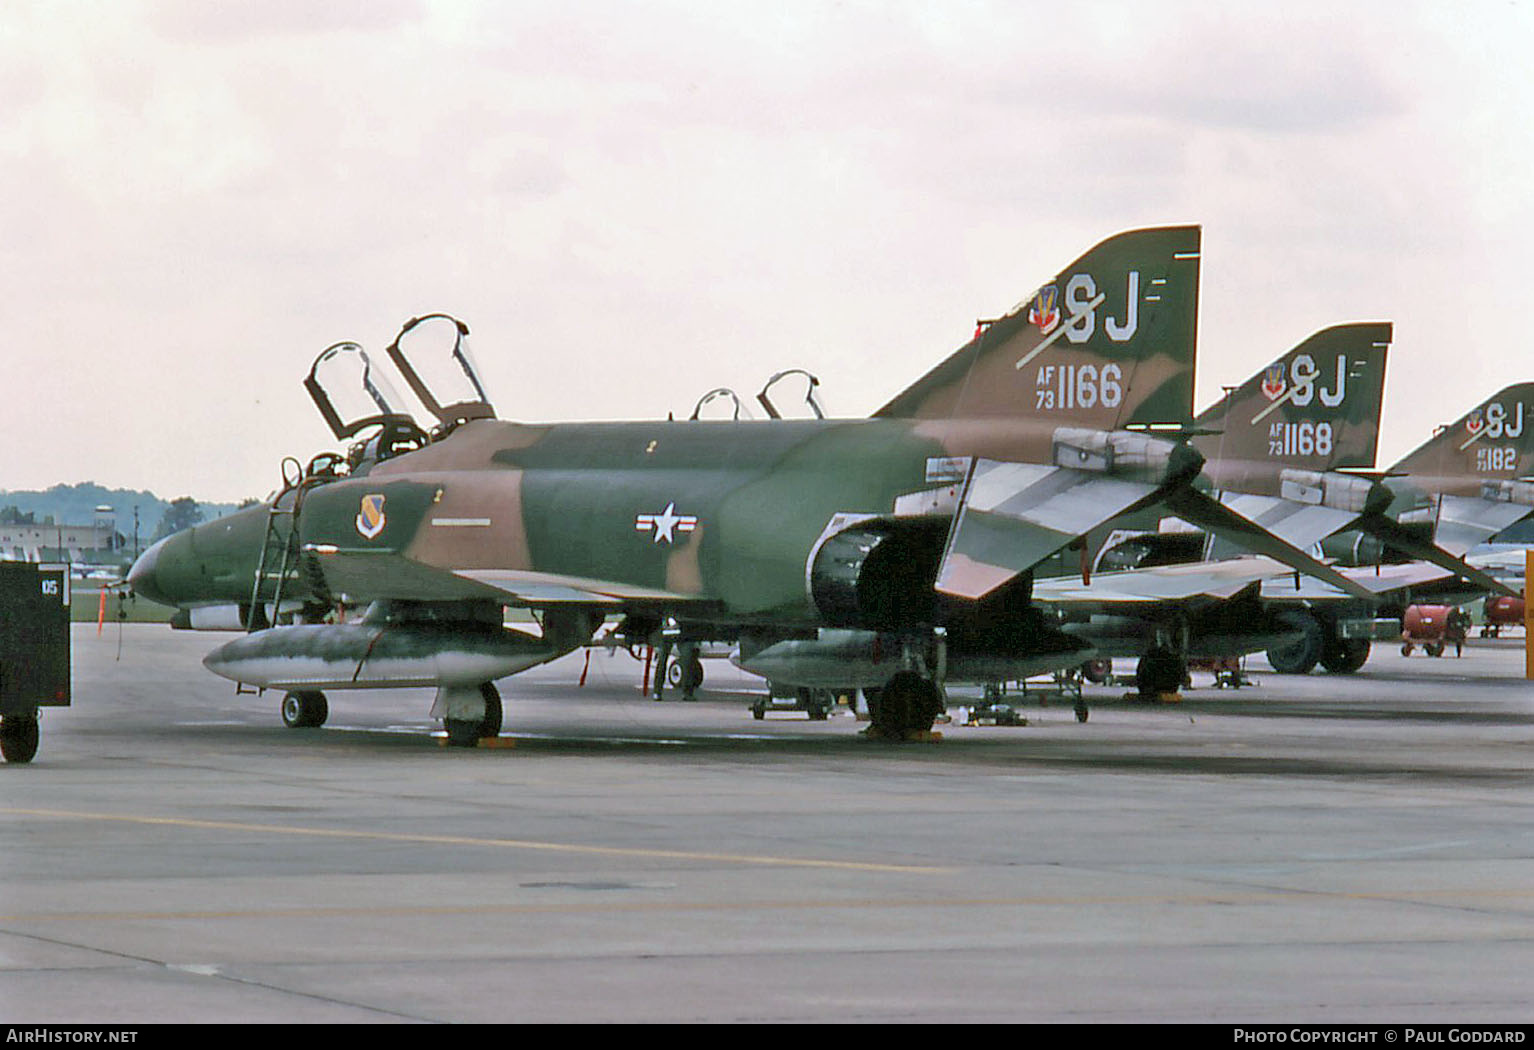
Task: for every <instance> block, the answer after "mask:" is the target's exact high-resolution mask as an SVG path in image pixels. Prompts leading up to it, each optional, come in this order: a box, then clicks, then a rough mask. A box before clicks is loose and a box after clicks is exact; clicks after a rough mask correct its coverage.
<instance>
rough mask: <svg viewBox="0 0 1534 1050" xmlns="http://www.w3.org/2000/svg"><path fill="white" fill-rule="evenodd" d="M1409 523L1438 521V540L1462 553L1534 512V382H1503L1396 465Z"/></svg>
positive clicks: (1400, 501) (1399, 505)
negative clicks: (1478, 403)
mask: <svg viewBox="0 0 1534 1050" xmlns="http://www.w3.org/2000/svg"><path fill="white" fill-rule="evenodd" d="M1391 473H1393V474H1395V473H1400V474H1405V475H1407V476H1406V477H1404V478H1391V479H1390V481H1389V482H1388V483H1387V484H1388V485H1389V486H1390V488H1391V490H1392V491H1394V492H1395V493H1396V495H1397V499H1396V502H1395V503H1394V504H1392V510H1393V511H1395V512H1396V513H1397V514H1398V517H1399V520H1400V521H1401V523H1402V524H1411V523H1413V522H1417V523H1421V522H1425V521H1432V523H1433V542H1434V543H1435V544H1437V545H1438V546H1439V547H1441V548H1442V549H1444V550H1446V551H1449V552H1450V553H1452V554H1457V555H1463V554H1464V553H1465V552H1466V551H1468V550H1469V549H1470V548H1471V547H1473V546H1474V545H1475V544H1477V543H1483V542H1485V541H1486V540H1489V539H1490V538H1491V537H1493V536H1495V535H1496V534H1497V533H1498V532H1501V531H1502V530H1503V529H1505V528H1507V527H1508V526H1509V525H1512V524H1514V523H1515V522H1518V521H1521V520H1523V519H1524V518H1526V517H1528V516H1529V515H1530V514H1531V513H1534V482H1530V481H1527V480H1524V479H1526V478H1528V477H1529V475H1530V474H1531V473H1534V383H1517V384H1514V385H1513V386H1509V387H1504V388H1503V389H1501V390H1499V391H1498V392H1497V393H1496V394H1495V395H1493V396H1492V397H1491V398H1490V399H1489V400H1487V401H1484V402H1482V403H1481V404H1480V405H1478V406H1476V407H1475V408H1473V409H1471V410H1470V411H1469V412H1466V413H1465V414H1464V415H1463V416H1461V417H1460V418H1459V419H1457V420H1456V421H1455V422H1454V423H1453V424H1452V425H1450V426H1447V427H1444V428H1442V429H1441V430H1439V431H1438V432H1437V433H1435V434H1434V435H1433V436H1432V437H1431V438H1429V439H1428V440H1427V441H1426V442H1424V443H1423V444H1422V445H1420V446H1419V447H1418V448H1417V449H1416V450H1415V451H1414V452H1412V453H1411V454H1409V455H1408V456H1407V457H1406V458H1405V459H1403V460H1401V461H1400V462H1399V463H1397V464H1396V465H1395V466H1394V467H1392V468H1391Z"/></svg>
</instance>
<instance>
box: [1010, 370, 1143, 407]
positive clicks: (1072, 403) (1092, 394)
mask: <svg viewBox="0 0 1534 1050" xmlns="http://www.w3.org/2000/svg"><path fill="white" fill-rule="evenodd" d="M1123 400H1124V370H1123V369H1122V368H1120V367H1119V366H1118V365H1115V364H1106V365H1103V366H1102V367H1101V368H1098V366H1096V365H1042V366H1040V368H1039V371H1038V374H1037V375H1036V376H1035V378H1034V406H1033V407H1034V408H1037V409H1044V410H1046V411H1047V410H1051V409H1060V410H1063V409H1072V408H1096V407H1097V406H1098V405H1099V404H1100V405H1102V406H1103V407H1104V408H1117V407H1118V406H1119V403H1120V402H1122V401H1123Z"/></svg>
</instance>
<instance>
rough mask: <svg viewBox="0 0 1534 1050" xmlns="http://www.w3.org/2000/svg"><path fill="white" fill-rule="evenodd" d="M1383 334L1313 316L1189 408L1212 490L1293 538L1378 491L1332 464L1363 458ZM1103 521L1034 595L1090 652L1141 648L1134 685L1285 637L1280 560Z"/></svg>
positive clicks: (1344, 523)
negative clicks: (1278, 347) (1305, 332)
mask: <svg viewBox="0 0 1534 1050" xmlns="http://www.w3.org/2000/svg"><path fill="white" fill-rule="evenodd" d="M1390 340H1391V326H1390V325H1389V324H1388V323H1356V324H1347V325H1337V326H1334V327H1331V328H1327V329H1324V330H1322V331H1320V332H1317V333H1315V334H1314V335H1312V336H1310V337H1309V338H1308V339H1306V340H1305V341H1303V342H1302V343H1300V344H1299V345H1298V346H1296V347H1294V348H1293V349H1291V350H1289V351H1288V352H1287V353H1285V354H1284V355H1283V356H1281V357H1280V358H1279V359H1278V360H1276V361H1274V362H1273V363H1272V364H1270V365H1268V366H1267V367H1266V368H1264V369H1263V370H1261V371H1260V372H1258V373H1257V374H1256V375H1254V376H1252V377H1251V378H1249V379H1248V380H1247V381H1246V382H1245V383H1242V384H1241V385H1240V386H1238V387H1235V388H1233V389H1231V390H1230V391H1229V392H1227V394H1226V395H1225V396H1224V397H1222V398H1221V399H1220V400H1219V401H1218V402H1216V403H1215V404H1214V405H1213V406H1211V407H1210V408H1208V409H1206V410H1205V411H1204V412H1203V413H1201V414H1200V415H1199V416H1198V417H1197V419H1196V420H1195V422H1194V428H1193V429H1194V432H1195V434H1194V437H1193V438H1192V442H1193V445H1194V447H1195V448H1196V449H1198V451H1199V452H1200V453H1201V454H1202V455H1204V456H1205V460H1206V461H1205V464H1204V472H1203V479H1204V480H1207V483H1208V484H1209V485H1210V486H1211V487H1212V488H1213V489H1214V491H1215V492H1216V494H1217V496H1218V499H1219V500H1220V501H1221V503H1222V504H1224V505H1225V506H1227V507H1230V508H1232V509H1235V510H1238V511H1239V512H1240V513H1241V514H1242V515H1243V516H1245V517H1247V518H1249V519H1250V520H1253V521H1255V522H1257V523H1259V524H1260V525H1262V526H1263V527H1264V528H1265V529H1267V530H1269V531H1271V532H1273V533H1275V534H1277V535H1280V536H1282V537H1283V538H1284V539H1286V540H1288V541H1290V542H1291V543H1294V544H1295V545H1296V546H1303V547H1309V546H1311V545H1312V544H1314V543H1316V542H1318V541H1319V540H1321V539H1322V538H1324V537H1326V536H1329V535H1331V534H1332V533H1334V532H1337V531H1338V530H1340V529H1343V528H1347V527H1349V526H1356V525H1357V524H1358V522H1359V521H1360V520H1361V519H1362V517H1363V515H1364V514H1365V513H1366V512H1367V511H1368V510H1370V509H1373V508H1378V507H1382V506H1384V504H1385V503H1388V501H1389V493H1388V492H1387V491H1386V490H1384V489H1383V487H1381V486H1380V485H1378V484H1377V483H1376V482H1374V481H1372V480H1370V479H1368V478H1361V477H1355V476H1352V475H1348V474H1344V473H1342V472H1341V470H1342V468H1347V467H1360V466H1372V465H1373V463H1374V455H1375V448H1376V445H1377V443H1378V439H1379V415H1380V406H1381V403H1382V400H1383V396H1384V379H1385V360H1386V354H1387V351H1388V349H1389V345H1390ZM1184 498H1185V497H1183V496H1181V495H1180V494H1173V495H1172V496H1171V497H1170V498H1169V500H1168V501H1167V505H1168V509H1170V510H1172V511H1174V512H1175V511H1176V510H1177V508H1178V505H1179V503H1180V502H1181V501H1182V500H1183V499H1184ZM1115 525H1116V527H1115V529H1114V531H1113V532H1112V533H1110V534H1109V535H1108V537H1107V538H1106V540H1105V542H1104V544H1103V547H1102V549H1101V551H1100V552H1099V554H1098V556H1097V559H1096V562H1095V565H1094V572H1093V573H1092V574H1083V575H1082V579H1081V580H1079V581H1077V580H1075V579H1071V578H1068V577H1063V576H1057V577H1055V578H1051V579H1041V580H1039V581H1038V583H1037V584H1036V586H1035V591H1034V596H1035V599H1036V600H1037V601H1039V602H1040V603H1042V604H1044V605H1046V606H1048V607H1049V608H1052V609H1054V610H1055V611H1056V612H1057V614H1058V615H1059V617H1060V619H1061V621H1062V627H1063V629H1064V630H1065V631H1066V632H1067V633H1069V634H1071V635H1073V636H1075V637H1078V638H1081V639H1082V640H1083V641H1086V642H1088V643H1089V644H1091V645H1092V646H1093V648H1094V649H1096V650H1097V652H1098V654H1099V656H1100V657H1107V656H1137V657H1139V658H1140V661H1139V666H1138V668H1137V671H1136V678H1137V680H1138V684H1139V688H1140V690H1141V692H1142V693H1143V694H1145V695H1153V694H1158V693H1167V692H1175V691H1176V689H1177V688H1178V687H1179V685H1180V684H1181V682H1182V679H1183V675H1184V668H1185V665H1186V663H1187V661H1188V660H1189V659H1211V658H1224V657H1232V656H1241V655H1245V654H1247V653H1251V652H1258V651H1261V650H1264V649H1270V648H1272V647H1275V646H1281V645H1286V644H1290V643H1291V642H1292V641H1293V640H1294V638H1295V635H1296V634H1297V633H1298V628H1296V626H1295V625H1294V624H1293V623H1292V622H1291V621H1292V618H1291V616H1290V614H1289V613H1288V612H1287V611H1286V606H1287V603H1285V602H1283V601H1281V600H1280V601H1274V600H1272V593H1273V592H1281V591H1282V590H1283V589H1284V587H1285V585H1287V584H1288V583H1289V581H1291V580H1292V579H1293V574H1292V572H1291V571H1290V570H1289V569H1288V568H1287V567H1286V566H1285V565H1283V564H1282V563H1280V562H1277V561H1275V560H1273V559H1270V558H1264V557H1260V556H1253V555H1250V554H1246V553H1244V552H1243V551H1241V550H1240V549H1239V548H1237V549H1232V545H1231V544H1229V543H1227V542H1225V541H1223V540H1221V539H1220V538H1219V537H1218V536H1217V535H1213V534H1211V533H1208V532H1205V531H1202V530H1199V529H1194V528H1190V527H1189V526H1188V525H1187V523H1186V522H1182V521H1180V520H1178V519H1166V520H1163V521H1161V522H1159V523H1158V522H1156V521H1151V522H1149V523H1148V525H1149V528H1148V529H1147V528H1146V523H1141V524H1140V525H1138V526H1127V525H1126V524H1125V523H1115ZM1158 525H1159V526H1160V527H1158ZM1265 593H1267V595H1268V597H1267V598H1265V597H1264V594H1265ZM1333 593H1338V594H1340V593H1341V592H1340V591H1333ZM1079 713H1080V712H1078V714H1079Z"/></svg>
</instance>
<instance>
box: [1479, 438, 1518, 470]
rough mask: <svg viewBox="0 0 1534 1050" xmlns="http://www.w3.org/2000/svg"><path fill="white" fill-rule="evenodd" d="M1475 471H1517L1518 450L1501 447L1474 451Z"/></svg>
mask: <svg viewBox="0 0 1534 1050" xmlns="http://www.w3.org/2000/svg"><path fill="white" fill-rule="evenodd" d="M1475 469H1476V470H1480V471H1486V472H1488V473H1490V472H1492V471H1504V470H1517V469H1518V449H1517V448H1516V447H1514V446H1513V445H1501V446H1498V447H1497V448H1478V449H1476V450H1475Z"/></svg>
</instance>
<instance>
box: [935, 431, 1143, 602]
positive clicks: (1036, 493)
mask: <svg viewBox="0 0 1534 1050" xmlns="http://www.w3.org/2000/svg"><path fill="white" fill-rule="evenodd" d="M1160 491H1161V489H1160V486H1159V485H1155V484H1151V483H1149V482H1146V481H1132V480H1126V479H1122V478H1114V477H1105V476H1104V475H1103V474H1101V473H1098V472H1093V471H1084V470H1076V469H1074V468H1070V467H1048V466H1043V465H1041V464H1033V463H1002V462H998V461H996V460H989V459H981V460H977V461H976V462H975V466H974V470H973V472H972V473H971V475H970V480H969V484H968V486H967V487H966V490H965V494H964V499H963V502H962V504H961V506H960V508H959V514H958V517H957V519H956V520H955V521H954V525H953V531H952V533H951V534H950V535H949V537H948V548H947V550H945V551H944V553H943V562H942V565H941V566H940V567H939V569H938V575H937V589H938V590H939V591H940V592H942V593H943V594H951V595H954V596H955V597H960V598H970V599H977V598H981V597H983V596H984V595H986V594H989V593H990V592H991V591H993V590H995V589H996V588H997V587H1000V586H1001V585H1002V584H1004V583H1006V582H1007V581H1008V580H1010V579H1012V578H1013V577H1014V576H1017V575H1018V574H1019V573H1023V572H1027V571H1028V570H1029V569H1031V568H1033V567H1034V566H1035V565H1037V564H1038V563H1039V562H1041V561H1043V560H1044V559H1045V558H1048V557H1049V556H1050V555H1052V554H1054V553H1055V552H1056V551H1059V550H1060V549H1062V548H1063V547H1065V546H1066V545H1067V544H1069V543H1070V542H1071V541H1072V540H1074V539H1076V538H1077V537H1078V536H1081V535H1083V534H1084V533H1086V532H1088V531H1090V530H1091V529H1093V528H1096V527H1097V526H1098V525H1101V524H1103V523H1104V522H1106V521H1108V520H1110V519H1112V518H1115V517H1117V516H1118V515H1120V514H1122V513H1124V512H1125V511H1128V510H1133V509H1135V508H1136V506H1137V505H1139V504H1141V503H1145V502H1148V501H1150V500H1151V499H1153V498H1155V496H1156V495H1157V494H1158V493H1159V492H1160Z"/></svg>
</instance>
